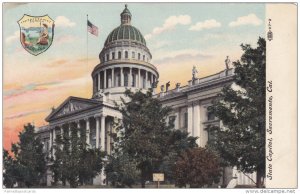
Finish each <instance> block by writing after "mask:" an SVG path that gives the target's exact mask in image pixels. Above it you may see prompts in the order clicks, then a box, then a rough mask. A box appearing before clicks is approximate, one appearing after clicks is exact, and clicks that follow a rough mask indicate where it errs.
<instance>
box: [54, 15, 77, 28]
mask: <svg viewBox="0 0 300 194" xmlns="http://www.w3.org/2000/svg"><path fill="white" fill-rule="evenodd" d="M75 25H76V23H75V22H71V21H70V20H69V18H67V17H65V16H57V17H56V19H55V27H73V26H75Z"/></svg>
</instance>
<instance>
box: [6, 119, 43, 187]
mask: <svg viewBox="0 0 300 194" xmlns="http://www.w3.org/2000/svg"><path fill="white" fill-rule="evenodd" d="M11 151H12V154H13V157H11V156H9V155H8V152H7V151H4V158H3V159H4V170H5V176H4V178H6V179H4V183H5V184H6V183H7V185H6V186H8V187H12V186H13V184H14V183H15V182H17V183H18V185H19V186H20V187H23V186H26V187H33V186H39V185H40V184H41V183H40V180H41V179H42V177H43V176H44V174H45V173H46V156H45V153H44V152H43V144H42V143H41V141H40V139H39V138H38V137H37V136H36V134H35V133H34V126H33V125H31V124H28V125H25V126H24V130H23V131H22V132H20V133H19V142H18V143H16V144H12V148H11Z"/></svg>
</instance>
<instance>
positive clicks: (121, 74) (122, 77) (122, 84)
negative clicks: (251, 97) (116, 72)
mask: <svg viewBox="0 0 300 194" xmlns="http://www.w3.org/2000/svg"><path fill="white" fill-rule="evenodd" d="M120 77H121V87H122V86H124V74H123V67H120Z"/></svg>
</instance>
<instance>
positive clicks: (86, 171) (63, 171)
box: [51, 124, 105, 188]
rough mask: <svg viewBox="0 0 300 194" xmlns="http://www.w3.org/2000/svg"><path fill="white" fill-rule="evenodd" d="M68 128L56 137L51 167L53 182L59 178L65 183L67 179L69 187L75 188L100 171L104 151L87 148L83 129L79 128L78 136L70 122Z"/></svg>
mask: <svg viewBox="0 0 300 194" xmlns="http://www.w3.org/2000/svg"><path fill="white" fill-rule="evenodd" d="M70 130H71V131H70V133H69V131H67V130H64V133H63V136H62V137H61V136H60V135H58V136H57V138H56V142H55V146H54V149H55V158H52V160H53V163H52V166H51V169H52V171H53V179H54V184H56V183H57V182H58V181H59V180H61V181H62V183H63V185H66V181H68V182H69V184H70V187H72V188H75V187H78V185H80V184H81V185H82V184H88V183H89V182H90V181H91V180H92V179H93V178H94V177H95V176H97V175H98V174H99V173H100V172H101V170H102V167H103V158H104V157H105V153H104V152H102V151H100V149H90V148H88V146H87V144H86V142H85V139H86V135H85V133H84V131H83V130H80V138H79V136H78V132H77V131H78V128H77V127H76V126H75V124H71V128H70Z"/></svg>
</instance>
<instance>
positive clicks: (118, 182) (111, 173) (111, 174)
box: [105, 152, 140, 188]
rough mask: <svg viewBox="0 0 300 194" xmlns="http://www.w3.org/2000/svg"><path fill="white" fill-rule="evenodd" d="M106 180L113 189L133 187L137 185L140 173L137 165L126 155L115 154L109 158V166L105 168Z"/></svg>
mask: <svg viewBox="0 0 300 194" xmlns="http://www.w3.org/2000/svg"><path fill="white" fill-rule="evenodd" d="M105 173H106V178H107V180H109V182H110V183H111V185H112V186H113V187H117V188H124V187H130V188H131V187H132V185H134V184H137V180H139V177H140V171H139V169H137V164H136V162H135V161H134V160H132V159H131V158H130V157H129V156H128V154H126V153H120V152H119V153H113V154H112V155H110V156H108V164H107V165H106V167H105Z"/></svg>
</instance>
